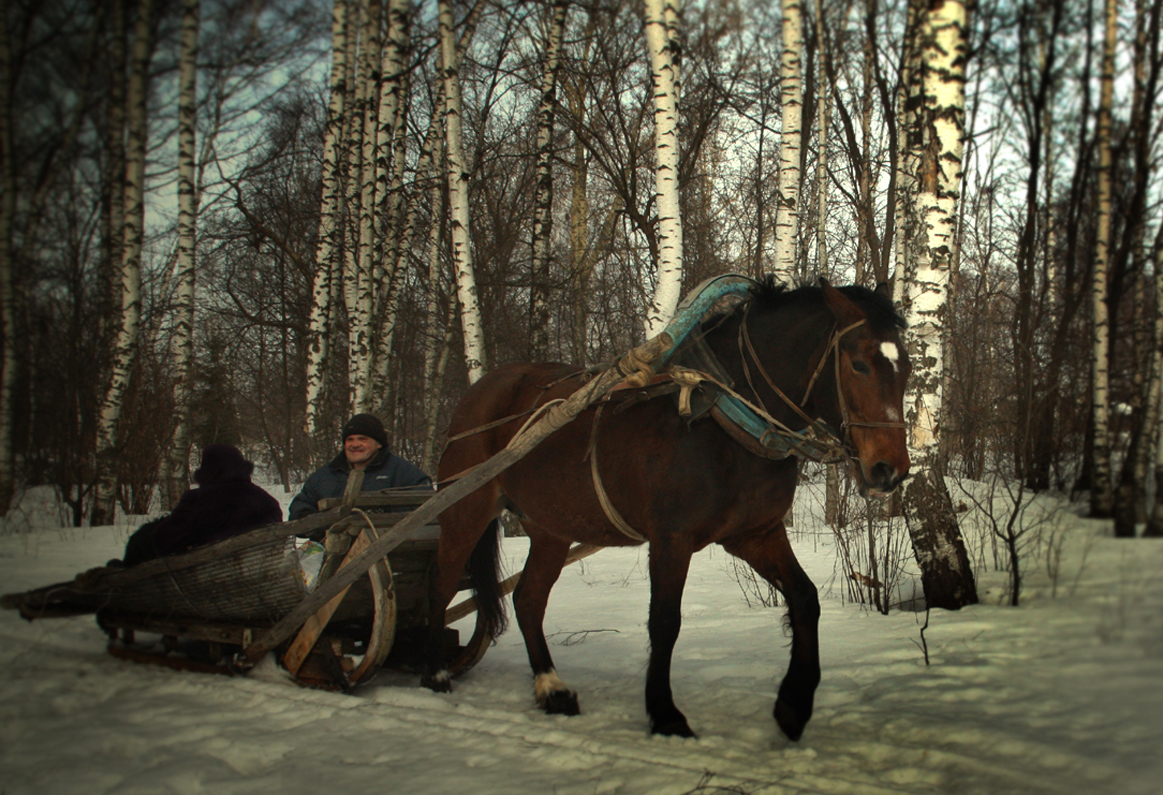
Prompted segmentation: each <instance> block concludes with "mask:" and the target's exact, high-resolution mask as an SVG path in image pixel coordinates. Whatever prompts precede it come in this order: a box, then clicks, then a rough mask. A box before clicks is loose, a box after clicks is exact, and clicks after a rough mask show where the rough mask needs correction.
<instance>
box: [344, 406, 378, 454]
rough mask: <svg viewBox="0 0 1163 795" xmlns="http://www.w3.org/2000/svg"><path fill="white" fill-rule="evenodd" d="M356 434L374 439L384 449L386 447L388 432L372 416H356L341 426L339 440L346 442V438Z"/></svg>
mask: <svg viewBox="0 0 1163 795" xmlns="http://www.w3.org/2000/svg"><path fill="white" fill-rule="evenodd" d="M356 434H358V435H360V436H366V437H368V438H369V439H375V440H376V441H377V442H379V443H380V444H381V445H382V446H384V447H387V446H388V432H387V431H385V430H384V424H383V423H382V422H380V420H379V418H378V417H376V416H375V415H374V414H356V415H355V416H354V417H352V418H351V419H350V420H348V421H347V424H346V425H344V426H343V436H342V437H341V438H342V439H343V440H344V441H346V440H347V437H348V436H354V435H356Z"/></svg>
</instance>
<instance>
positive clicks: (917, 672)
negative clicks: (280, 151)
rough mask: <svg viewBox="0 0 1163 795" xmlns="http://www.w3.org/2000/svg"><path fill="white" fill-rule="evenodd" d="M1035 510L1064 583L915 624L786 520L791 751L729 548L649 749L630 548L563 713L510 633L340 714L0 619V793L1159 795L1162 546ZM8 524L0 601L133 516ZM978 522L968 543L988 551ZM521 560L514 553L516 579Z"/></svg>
mask: <svg viewBox="0 0 1163 795" xmlns="http://www.w3.org/2000/svg"><path fill="white" fill-rule="evenodd" d="M817 488H818V484H816V483H812V484H808V486H807V489H808V490H809V491H811V490H812V489H817ZM270 490H271V491H272V493H274V494H275V495H276V496H278V497H279V498H280V500H281V501H282V502H283V504H284V506H285V505H286V504H287V503H288V502H289V501H290V496H291V495H286V494H283V493H282V490H281V488H280V487H270ZM46 493H47V492H46ZM1041 502H1042V504H1043V505H1044V506H1045V507H1046V508H1047V510H1046V513H1045V514H1044V517H1048V518H1046V519H1045V521H1044V522H1043V523H1042V524H1041V525H1040V527H1041V530H1042V531H1043V532H1045V533H1047V534H1051V533H1052V534H1053V537H1054V538H1055V539H1057V540H1060V541H1061V545H1060V547H1059V549H1060V553H1061V554H1060V557H1058V558H1057V560H1058V565H1057V568H1056V569H1055V568H1054V567H1053V566H1048V565H1047V562H1048V561H1050V562H1053V560H1054V557H1053V556H1052V555H1048V554H1047V551H1048V550H1050V549H1051V548H1052V547H1051V545H1049V544H1048V543H1043V544H1030V545H1029V546H1028V548H1027V550H1026V553H1025V557H1024V559H1023V564H1024V565H1025V567H1026V585H1025V590H1024V596H1023V599H1022V603H1021V605H1020V606H1019V607H1017V608H1013V607H1008V606H1005V605H1004V602H1005V599H1006V575H1005V573H1004V572H997V571H990V570H988V567H985V566H979V568H978V571H977V576H978V586H979V590H980V592H981V595H982V603H981V604H979V605H976V606H972V607H968V608H965V609H962V610H960V611H957V612H947V611H933V612H932V613H931V614H930V615H929V616H928V626H927V628H926V629H924V631H923V633H922V626H923V625H924V624H925V620H926V615H925V613H923V612H922V613H917V612H912V611H906V610H897V611H893V612H892V613H891V614H890V615H888V616H883V615H880V614H878V613H876V612H873V611H870V610H868V609H867V608H865V607H862V606H860V605H858V604H853V603H852V602H851V601H850V600H849V599H847V598H846V595H845V593H844V591H845V589H844V588H843V587H842V586H841V585H840V582H839V580H838V579H837V576H838V567H837V560H838V557H837V554H836V544H835V541H834V537H833V535H832V532H831V530H830V529H829V528H827V527H826V526H824V525H823V523H822V521H821V519H820V517H819V516H818V515H817V513H818V510H817V507H816V506H818V503H819V501H818V500H812V499H802V498H801V499H800V500H799V501H797V514H796V523H797V527H796V529H795V530H794V531H793V533H792V543H793V546H794V547H795V549H796V550H797V554H798V555H799V558H800V562H801V564H802V565H803V566H804V568H805V570H806V571H807V572H808V574H809V575H810V576H811V577H812V578H813V580H814V581H815V582H816V584H817V585H818V586H819V588H820V594H821V611H822V615H821V619H820V649H821V659H822V669H823V679H822V681H821V684H820V688H819V690H818V692H817V696H816V709H815V714H814V716H813V718H812V721H811V723H809V724H808V726H807V729H806V731H805V733H804V736H803V737H802V739H801V740H800V741H799V742H790V741H788V740H787V739H786V738H785V737H783V736H782V735H781V734H780V732H779V730H778V728H777V727H776V725H775V722H774V720H773V719H772V715H771V710H772V703H773V699H774V695H775V689H776V687H777V686H778V682H779V679H780V678H781V677H782V675H783V671H784V669H785V668H786V666H787V662H788V654H789V648H788V643H789V640H788V637H787V636H786V635H785V633H784V631H783V622H782V618H783V610H782V608H771V607H761V606H755V605H754V600H752V604H751V605H749V604H748V600H747V599H746V598H745V596H744V593H743V591H742V589H741V588H740V586H739V584H738V583H737V582H736V580H735V579H734V577H733V576H732V573H731V572H732V566H731V564H730V560H729V557H728V556H727V555H726V553H725V552H723V551H722V550H721V549H719V548H712V549H708V550H704V551H703V552H701V553H699V554H698V555H696V557H695V560H694V562H693V563H692V566H691V572H690V576H689V579H688V585H687V589H686V592H685V596H684V600H683V627H682V634H681V636H680V638H679V642H678V646H677V647H676V651H675V660H674V665H673V669H672V684H673V687H674V692H675V699H676V702H677V703H678V705H679V707H680V708H681V709H683V710H684V712H685V713H686V715H687V718H688V720H689V721H690V724H691V727H692V728H693V729H694V731H695V732H696V733H697V734H698V737H697V738H696V739H679V738H670V737H652V736H651V735H650V734H649V728H648V722H647V717H646V713H645V708H644V703H643V683H644V676H645V666H646V661H647V653H648V643H647V636H646V628H645V622H646V613H647V600H648V585H649V584H648V581H647V578H646V555H647V552H646V550H645V549H644V548H641V549H634V548H631V549H607V550H603V551H601V552H599V553H597V554H596V555H594V556H592V557H590V558H587V559H585V560H583V561H581V562H579V563H576V564H573V565H571V566H570V567H568V568H567V569H566V570H565V571H564V572H563V574H562V577H561V580H560V581H559V582H558V585H557V587H556V589H555V590H554V592H553V595H552V597H551V599H550V603H549V610H548V614H547V616H546V634H547V635H548V636H549V640H550V644H551V648H552V650H553V654H554V658H555V662H556V664H557V669H558V672H559V674H560V675H561V677H562V678H563V679H564V680H565V682H566V683H567V684H568V685H569V686H570V687H572V688H573V689H575V690H576V691H577V692H578V694H579V699H580V705H581V715H579V716H576V717H564V716H549V715H545V714H544V713H542V712H541V711H539V710H538V708H537V706H536V703H535V701H534V698H533V692H532V678H531V675H530V671H529V667H528V662H527V660H526V656H525V650H524V647H523V645H522V643H521V640H520V636H519V633H517V632H516V630H515V629H514V630H510V632H509V633H507V634H505V635H503V636H502V637H501V638H500V639H499V640H498V641H497V642H496V644H495V645H494V646H493V647H492V648H490V650H489V651H488V653H487V654H486V655H485V656H484V658H483V660H482V661H481V662H480V663H479V664H478V665H477V666H476V667H475V668H474V669H472V670H471V671H469V672H468V673H467V674H465V675H464V676H463V677H461V678H460V679H458V680H456V681H455V682H454V689H453V692H452V693H451V694H435V693H432V692H430V691H428V690H426V689H424V688H422V687H420V686H419V682H418V677H417V676H416V675H414V674H410V673H405V672H398V671H390V670H383V671H381V672H379V673H378V674H377V675H376V676H374V677H373V678H372V679H371V680H370V681H369V682H367V683H366V684H365V685H363V686H362V687H360V688H358V689H357V690H356V691H355V692H354V694H352V695H344V694H339V693H330V692H324V691H318V690H308V689H305V688H302V687H299V686H297V685H296V684H293V683H289V682H287V681H286V678H285V676H284V675H283V674H282V673H281V672H280V671H279V670H278V669H277V668H276V667H275V666H274V665H273V664H271V663H270V661H269V660H268V661H265V662H264V664H262V665H260V666H258V667H257V668H256V669H255V670H254V671H252V672H251V675H250V676H247V677H227V676H213V675H208V674H198V673H190V672H179V671H174V670H170V669H166V668H161V667H157V666H147V665H142V664H137V663H132V662H127V661H124V660H119V659H116V658H114V657H112V656H110V655H109V654H107V653H106V651H105V636H104V634H103V633H102V632H101V631H100V629H98V627H97V626H96V624H95V622H94V621H93V619H92V618H91V617H84V616H82V617H75V618H67V619H46V620H38V621H35V622H32V623H29V622H26V621H24V620H23V619H21V618H20V616H19V615H18V614H17V613H16V612H15V611H7V610H6V611H0V793H2V794H3V795H24V794H26V793H54V795H55V794H56V793H62V794H64V793H84V794H85V795H96V794H97V793H107V792H109V793H112V792H117V793H119V795H133V794H135V793H180V794H181V795H199V794H200V793H214V794H215V795H229V794H231V793H280V794H281V795H299V794H300V793H302V794H303V795H307V793H310V794H311V795H319V793H326V792H337V793H338V792H343V793H363V792H374V793H397V792H398V793H409V795H428V794H429V793H431V794H433V795H435V794H436V793H448V792H471V793H475V794H476V795H493V794H494V793H497V794H498V795H499V793H563V794H564V793H571V794H572V793H577V795H583V794H584V795H591V794H596V793H674V794H675V795H685V794H686V793H748V794H752V793H754V794H756V795H758V794H760V793H762V794H763V795H775V794H776V793H829V794H830V793H859V794H860V795H864V794H865V793H867V794H869V795H871V794H872V793H877V794H880V793H885V794H887V793H902V794H904V793H908V794H912V793H974V794H976V793H981V795H987V794H988V795H999V794H1001V793H1015V794H1017V793H1055V794H1056V795H1061V794H1062V793H1086V794H1087V795H1100V794H1105V793H1111V794H1112V795H1113V794H1114V793H1119V795H1123V794H1124V793H1126V794H1129V795H1140V794H1142V795H1146V794H1147V793H1152V794H1153V793H1158V792H1161V791H1163V785H1161V784H1160V782H1163V688H1161V687H1160V684H1163V577H1161V574H1160V572H1161V571H1163V541H1161V540H1146V539H1136V540H1120V539H1114V538H1112V537H1111V527H1110V524H1109V523H1108V522H1099V521H1095V520H1088V519H1083V518H1080V516H1079V514H1081V513H1082V511H1083V509H1084V506H1083V505H1082V504H1081V503H1079V504H1074V505H1071V504H1068V503H1065V502H1063V501H1061V500H1055V499H1053V498H1041ZM22 506H23V508H22V511H21V513H20V514H19V515H18V516H17V517H16V518H15V519H10V520H9V521H8V523H7V525H6V526H5V528H4V532H3V533H2V534H0V591H2V592H4V593H12V592H17V591H23V590H27V589H31V588H34V587H38V586H42V585H47V584H50V583H53V582H58V581H63V580H68V579H71V578H72V577H73V576H74V575H75V574H76V573H78V572H80V571H82V570H84V569H87V568H90V567H92V566H95V565H100V564H101V563H103V562H104V561H105V560H107V559H108V558H111V557H116V556H118V555H119V554H120V550H121V549H122V547H123V545H124V542H125V538H126V535H127V533H128V531H129V530H130V529H132V526H133V524H134V523H132V522H131V523H124V522H123V523H122V524H120V525H117V526H109V527H97V528H64V527H61V526H60V523H59V521H58V520H57V519H56V517H55V515H54V512H53V511H52V510H51V508H52V506H51V504H50V503H49V502H48V501H47V500H41V502H39V503H38V501H37V499H35V498H26V499H25V501H24V502H23V503H22ZM974 513H975V510H970V511H968V512H967V513H965V514H962V527H963V529H964V531H965V533H966V536H967V541H968V542H969V544H970V546H971V548H974V549H981V548H985V547H987V546H988V545H989V539H988V538H986V537H984V536H980V535H979V533H980V532H981V528H982V527H983V526H984V523H983V522H982V521H980V520H981V518H982V517H980V516H975V515H974ZM135 519H136V518H135ZM1047 539H1048V535H1047ZM1044 540H1046V539H1044ZM526 544H527V542H526V540H525V539H521V538H507V539H505V541H504V549H505V555H506V558H507V568H508V571H510V572H511V571H515V570H516V569H517V568H519V566H520V562H521V561H522V560H523V554H524V552H525V550H526V549H527V546H526ZM1050 572H1054V574H1055V576H1053V577H1051V574H1050ZM908 579H909V578H908V577H907V576H906V577H905V578H904V583H903V584H902V588H907V587H911V586H909V585H908V582H907V581H908ZM922 641H923V643H922ZM925 650H927V655H928V663H927V664H926V661H925Z"/></svg>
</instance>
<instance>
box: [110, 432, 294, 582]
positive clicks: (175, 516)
mask: <svg viewBox="0 0 1163 795" xmlns="http://www.w3.org/2000/svg"><path fill="white" fill-rule="evenodd" d="M252 472H254V464H253V463H251V462H250V461H247V460H246V459H245V458H243V456H242V453H241V452H239V450H238V448H237V447H234V446H233V445H229V444H212V445H210V446H209V447H207V448H206V449H205V450H203V451H202V465H201V466H200V467H198V470H197V471H196V472H195V473H194V482H195V483H197V484H198V488H196V489H190V490H189V491H187V492H186V493H185V494H183V495H182V498H181V499H180V500H178V504H177V505H175V506H174V509H173V511H171V512H170V513H169V514H168V515H167V516H163V517H162V518H161V519H155V520H154V521H152V522H149V523H147V524H144V525H142V526H141V527H140V528H138V529H137V531H136V532H134V534H133V535H131V536H130V537H129V540H128V541H127V542H126V544H125V557H124V565H126V566H133V565H136V564H138V563H142V562H144V561H147V560H153V559H154V558H158V557H164V556H166V555H177V554H180V553H182V552H186V551H188V550H191V549H193V548H195V547H200V546H204V545H206V544H213V543H215V542H217V541H223V540H225V539H227V538H230V537H232V536H236V535H238V534H240V533H244V532H246V531H247V530H253V529H254V528H256V527H262V526H263V525H268V524H275V523H277V522H281V521H283V508H282V506H280V505H279V501H278V500H276V499H275V498H274V497H272V496H271V495H269V494H267V493H266V492H265V491H264V490H263V489H262V488H261V487H260V486H257V485H255V484H254V483H251V481H250V475H251V473H252Z"/></svg>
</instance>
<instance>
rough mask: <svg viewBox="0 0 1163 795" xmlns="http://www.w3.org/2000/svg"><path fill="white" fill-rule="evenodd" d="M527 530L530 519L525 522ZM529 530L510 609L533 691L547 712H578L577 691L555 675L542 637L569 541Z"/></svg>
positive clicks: (564, 713) (551, 659) (559, 713)
mask: <svg viewBox="0 0 1163 795" xmlns="http://www.w3.org/2000/svg"><path fill="white" fill-rule="evenodd" d="M524 524H525V527H526V531H527V532H528V531H529V530H530V527H531V523H529V522H525V523H524ZM533 527H534V529H533V531H532V532H530V533H529V558H528V559H527V560H526V561H525V570H524V571H523V572H522V574H521V582H520V583H519V584H518V585H517V590H516V591H514V592H513V609H514V612H516V614H517V624H518V625H519V626H520V627H521V635H522V636H523V637H524V638H525V650H526V651H527V652H528V653H529V665H530V667H532V669H533V694H534V695H535V696H536V698H537V703H538V704H540V705H541V708H542V709H544V710H545V711H546V712H547V713H549V714H550V715H577V714H578V705H577V693H575V692H573V691H572V690H570V689H569V688H568V687H566V686H565V683H564V682H562V681H561V679H559V678H558V676H557V670H556V669H555V667H554V665H553V657H552V656H551V655H550V653H549V644H548V643H547V642H546V641H545V626H544V625H545V605H546V603H547V602H548V601H549V592H550V590H552V589H553V585H554V583H556V582H557V578H558V577H559V576H560V575H561V569H562V566H564V565H565V558H566V555H567V554H568V553H569V546H570V544H569V542H568V541H563V540H561V539H559V538H556V537H553V536H548V535H545V534H543V533H539V532H537V530H536V529H535V526H533Z"/></svg>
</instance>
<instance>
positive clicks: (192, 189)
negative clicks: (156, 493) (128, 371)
mask: <svg viewBox="0 0 1163 795" xmlns="http://www.w3.org/2000/svg"><path fill="white" fill-rule="evenodd" d="M198 3H199V0H184V2H183V3H182V47H181V58H180V61H179V66H178V72H179V79H178V82H179V94H178V256H177V272H176V274H175V281H176V285H175V290H174V333H173V337H172V338H171V340H170V358H171V359H172V360H173V367H174V375H173V379H174V380H173V399H174V415H173V421H174V436H173V440H172V441H171V442H170V447H169V451H168V453H167V464H166V476H165V478H164V479H163V480H164V482H165V484H166V495H165V500H166V506H167V507H168V506H173V505H175V504H176V503H177V501H178V500H179V499H180V498H181V496H182V493H183V492H185V490H186V489H187V488H188V487H189V484H190V472H189V469H190V467H189V461H190V421H189V420H190V409H189V403H190V382H191V376H192V369H193V367H192V366H193V361H194V289H195V280H196V274H195V270H194V266H195V245H196V232H197V219H198V196H197V192H196V186H195V162H194V153H195V140H194V135H195V130H196V127H197V112H198V91H197V87H198V84H197V79H198V16H199V7H198Z"/></svg>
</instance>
